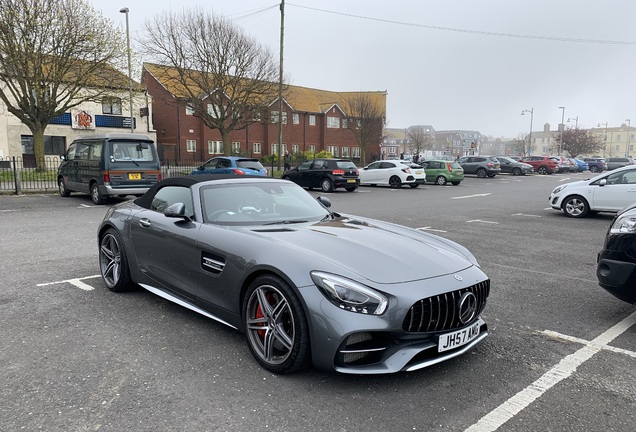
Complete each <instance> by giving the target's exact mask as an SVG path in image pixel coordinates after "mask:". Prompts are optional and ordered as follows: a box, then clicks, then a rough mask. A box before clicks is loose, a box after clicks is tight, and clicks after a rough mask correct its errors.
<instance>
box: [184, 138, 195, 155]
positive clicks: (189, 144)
mask: <svg viewBox="0 0 636 432" xmlns="http://www.w3.org/2000/svg"><path fill="white" fill-rule="evenodd" d="M186 151H187V152H188V153H194V152H195V151H197V142H196V140H186Z"/></svg>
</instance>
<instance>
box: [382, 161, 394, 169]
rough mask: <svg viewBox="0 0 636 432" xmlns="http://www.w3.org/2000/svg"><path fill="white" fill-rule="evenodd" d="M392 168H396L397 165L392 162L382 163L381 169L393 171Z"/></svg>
mask: <svg viewBox="0 0 636 432" xmlns="http://www.w3.org/2000/svg"><path fill="white" fill-rule="evenodd" d="M391 168H395V164H393V163H391V162H382V163H381V164H380V169H391Z"/></svg>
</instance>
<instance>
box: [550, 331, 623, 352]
mask: <svg viewBox="0 0 636 432" xmlns="http://www.w3.org/2000/svg"><path fill="white" fill-rule="evenodd" d="M539 333H541V334H544V335H546V336H548V337H551V338H553V339H563V340H565V341H568V342H574V343H579V344H581V345H591V344H592V343H593V342H590V341H588V340H585V339H581V338H577V337H574V336H568V335H564V334H562V333H558V332H555V331H552V330H543V331H542V332H539ZM600 348H601V349H604V350H606V351H612V352H615V353H619V354H625V355H628V356H630V357H634V358H636V352H634V351H630V350H626V349H623V348H616V347H613V346H609V345H601V346H600Z"/></svg>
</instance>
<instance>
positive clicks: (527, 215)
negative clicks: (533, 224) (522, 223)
mask: <svg viewBox="0 0 636 432" xmlns="http://www.w3.org/2000/svg"><path fill="white" fill-rule="evenodd" d="M513 216H525V217H535V218H540V217H542V216H540V215H533V214H526V213H513Z"/></svg>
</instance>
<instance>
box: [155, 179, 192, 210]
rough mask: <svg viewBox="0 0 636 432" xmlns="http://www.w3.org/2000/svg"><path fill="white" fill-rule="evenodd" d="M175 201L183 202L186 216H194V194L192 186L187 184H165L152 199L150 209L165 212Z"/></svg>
mask: <svg viewBox="0 0 636 432" xmlns="http://www.w3.org/2000/svg"><path fill="white" fill-rule="evenodd" d="M175 203H183V204H184V205H185V214H186V216H189V217H193V216H194V210H193V209H194V204H193V201H192V194H191V193H190V188H188V187H185V186H165V187H163V188H161V189H159V190H158V191H157V193H156V194H155V197H154V198H153V199H152V204H151V206H150V210H153V211H156V212H159V213H164V212H165V211H166V209H167V208H168V207H170V206H171V205H172V204H175Z"/></svg>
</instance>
